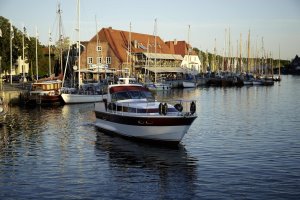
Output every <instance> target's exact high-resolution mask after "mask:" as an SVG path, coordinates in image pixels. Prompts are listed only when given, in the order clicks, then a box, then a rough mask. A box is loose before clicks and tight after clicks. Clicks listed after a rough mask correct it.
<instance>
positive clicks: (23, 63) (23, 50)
mask: <svg viewBox="0 0 300 200" xmlns="http://www.w3.org/2000/svg"><path fill="white" fill-rule="evenodd" d="M25 30H26V29H25V26H24V27H23V34H22V44H23V45H22V46H23V48H22V53H23V55H22V59H23V62H22V76H23V82H24V80H25V71H24V67H25V66H24V65H25V47H24V46H25V39H24V37H25V34H26V33H25Z"/></svg>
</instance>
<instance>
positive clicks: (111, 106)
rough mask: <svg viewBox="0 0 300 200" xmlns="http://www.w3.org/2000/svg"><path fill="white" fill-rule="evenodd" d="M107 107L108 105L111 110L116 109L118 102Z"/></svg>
mask: <svg viewBox="0 0 300 200" xmlns="http://www.w3.org/2000/svg"><path fill="white" fill-rule="evenodd" d="M107 107H108V109H109V110H116V104H115V103H109V104H108V106H107Z"/></svg>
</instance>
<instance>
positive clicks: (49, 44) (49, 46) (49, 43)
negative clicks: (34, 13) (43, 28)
mask: <svg viewBox="0 0 300 200" xmlns="http://www.w3.org/2000/svg"><path fill="white" fill-rule="evenodd" d="M48 50H49V52H48V53H49V72H48V73H49V76H50V75H51V31H50V28H49V41H48Z"/></svg>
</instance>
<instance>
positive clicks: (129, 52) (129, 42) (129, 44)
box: [127, 22, 132, 76]
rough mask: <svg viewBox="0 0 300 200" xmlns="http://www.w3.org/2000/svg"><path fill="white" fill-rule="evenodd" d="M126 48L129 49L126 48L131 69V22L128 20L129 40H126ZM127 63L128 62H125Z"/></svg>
mask: <svg viewBox="0 0 300 200" xmlns="http://www.w3.org/2000/svg"><path fill="white" fill-rule="evenodd" d="M128 48H129V50H128V54H129V55H128V57H129V58H128V59H129V69H130V70H132V69H131V22H130V24H129V41H128ZM127 63H128V62H127ZM129 76H130V74H129Z"/></svg>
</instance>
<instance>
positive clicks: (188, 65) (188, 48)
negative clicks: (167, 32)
mask: <svg viewBox="0 0 300 200" xmlns="http://www.w3.org/2000/svg"><path fill="white" fill-rule="evenodd" d="M188 27H189V28H188V44H187V50H188V64H187V67H188V69H190V28H191V26H190V25H189V26H188Z"/></svg>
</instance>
